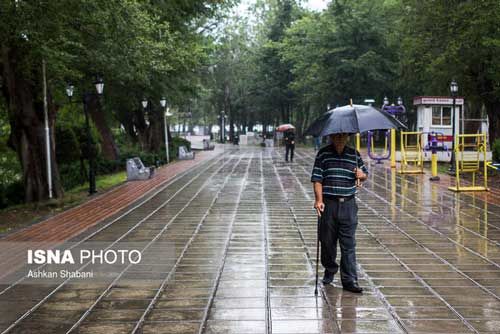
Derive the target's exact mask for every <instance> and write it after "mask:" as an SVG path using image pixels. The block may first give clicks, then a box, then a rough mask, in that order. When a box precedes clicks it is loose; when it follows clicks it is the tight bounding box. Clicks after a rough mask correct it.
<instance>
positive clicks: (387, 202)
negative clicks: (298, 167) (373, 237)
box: [304, 169, 500, 300]
mask: <svg viewBox="0 0 500 334" xmlns="http://www.w3.org/2000/svg"><path fill="white" fill-rule="evenodd" d="M304 170H305V169H304ZM372 184H375V183H372ZM378 187H381V188H383V187H382V186H380V185H378ZM383 189H385V190H389V189H388V188H383ZM363 190H364V191H365V192H367V193H369V194H371V195H373V196H374V197H376V198H377V199H378V200H380V201H381V202H384V203H385V204H386V205H387V206H389V207H392V205H391V203H390V202H389V201H387V200H386V199H385V198H383V197H382V196H380V195H379V194H377V193H376V192H374V191H373V190H369V189H368V188H366V187H365V188H363ZM396 195H398V196H400V197H401V195H400V194H399V193H396ZM414 203H415V204H417V203H416V202H414ZM396 209H397V210H399V211H400V212H401V213H403V214H406V215H408V216H410V217H412V218H413V219H414V221H416V222H418V223H419V224H420V225H422V226H424V227H426V228H427V229H429V230H431V231H432V232H434V233H437V234H439V235H440V236H442V237H444V238H446V239H447V240H448V241H450V242H452V243H453V244H455V245H457V246H460V247H462V248H464V249H465V250H467V251H469V252H470V253H472V254H474V255H475V256H478V257H480V258H481V259H482V260H484V261H487V262H488V263H490V264H491V265H493V266H495V267H496V268H498V269H500V265H499V264H497V263H496V262H494V261H492V260H491V259H489V258H487V257H485V256H483V255H482V254H480V253H478V252H476V251H474V250H473V249H471V248H469V247H467V246H465V245H462V244H460V243H458V242H457V241H455V240H453V239H451V238H450V237H448V236H447V235H446V234H444V233H443V232H441V231H439V230H437V229H435V228H434V227H432V226H429V225H427V224H426V223H425V222H424V221H422V220H421V219H420V218H418V217H416V216H414V215H412V214H411V213H408V212H405V211H404V210H403V209H401V208H400V207H398V206H396ZM379 216H380V217H382V218H383V219H384V220H386V221H387V223H388V224H389V225H391V226H393V227H394V228H395V229H396V230H398V231H399V232H400V233H402V234H403V235H405V236H406V237H407V238H408V239H410V240H412V241H413V242H414V243H415V244H416V245H418V246H419V247H421V248H422V249H424V250H425V251H426V252H427V253H429V254H431V255H433V256H434V257H435V258H437V259H438V260H440V261H441V262H443V263H444V264H446V265H447V266H449V267H451V268H452V269H453V270H454V271H456V272H457V273H459V274H460V275H462V276H463V277H465V278H466V279H468V280H470V281H471V282H473V283H474V284H476V285H477V286H478V287H479V288H481V289H482V290H483V291H485V292H486V293H488V294H489V295H491V296H492V297H494V298H495V299H497V300H500V296H498V295H497V294H496V293H495V292H493V291H491V290H490V289H488V288H487V287H485V286H483V285H482V284H480V283H479V282H477V281H476V280H474V279H473V278H472V277H470V276H469V275H468V274H466V273H465V272H463V271H462V270H460V269H458V268H457V267H456V266H455V265H453V264H452V263H450V262H449V261H448V260H446V259H444V258H442V257H441V256H439V255H438V254H437V253H436V252H434V251H433V250H431V249H430V248H428V247H427V246H425V245H424V244H422V243H420V242H419V241H418V240H417V239H415V237H413V236H411V235H410V234H408V233H407V232H406V231H404V230H402V229H401V228H400V227H399V226H397V225H396V224H394V223H393V222H392V221H391V220H390V219H389V218H387V217H385V216H382V215H380V214H379Z"/></svg>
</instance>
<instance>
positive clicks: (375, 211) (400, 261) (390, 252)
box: [360, 201, 479, 334]
mask: <svg viewBox="0 0 500 334" xmlns="http://www.w3.org/2000/svg"><path fill="white" fill-rule="evenodd" d="M360 202H361V203H362V204H363V205H364V206H365V207H366V208H367V209H369V210H371V211H372V212H373V213H374V214H375V215H377V216H379V217H381V216H380V214H379V213H378V212H377V210H375V209H373V208H372V207H371V206H369V205H368V203H365V202H364V201H360ZM361 228H362V229H363V230H364V231H365V232H366V233H368V234H369V235H370V236H371V237H372V238H373V239H374V240H375V241H376V242H378V243H379V244H380V245H381V246H382V248H383V249H384V250H385V251H386V252H387V253H389V254H390V255H391V256H392V257H393V258H395V259H396V261H397V262H398V263H399V264H400V265H401V266H403V267H404V268H405V269H406V271H407V272H409V273H411V274H412V275H413V277H414V278H415V279H416V280H417V281H418V282H419V283H420V284H422V285H423V286H424V287H425V288H426V289H427V290H429V291H430V292H431V293H432V294H433V295H434V297H436V298H438V299H439V300H440V301H441V302H443V303H444V304H445V305H446V306H447V307H448V308H449V309H450V310H451V311H452V312H453V313H454V314H455V315H456V316H457V317H458V318H459V319H460V320H461V321H462V322H463V323H464V325H465V326H467V328H469V329H470V330H471V331H473V332H474V333H478V334H479V332H478V331H477V330H476V329H475V328H474V327H473V326H472V325H471V324H470V323H469V322H468V321H467V320H466V319H465V318H464V317H463V316H462V315H461V314H460V313H459V312H458V311H457V310H456V309H455V308H454V307H453V306H452V305H451V304H450V303H448V302H447V301H446V300H445V299H444V298H443V297H442V296H441V295H440V294H439V293H438V292H437V291H436V290H435V289H433V288H432V287H431V286H430V285H429V284H428V283H427V282H426V281H425V279H423V278H422V277H420V275H418V274H417V273H416V272H415V271H413V270H412V269H411V268H410V267H409V266H408V265H407V264H406V263H405V262H404V261H403V260H401V259H400V258H399V257H398V256H397V255H396V254H394V252H392V251H391V250H390V249H389V248H388V247H387V246H386V245H385V244H384V243H383V242H382V241H381V240H380V239H379V238H377V237H376V236H375V235H374V234H373V233H372V232H371V231H370V230H369V229H368V228H367V227H366V226H364V225H362V226H361ZM391 307H392V306H391Z"/></svg>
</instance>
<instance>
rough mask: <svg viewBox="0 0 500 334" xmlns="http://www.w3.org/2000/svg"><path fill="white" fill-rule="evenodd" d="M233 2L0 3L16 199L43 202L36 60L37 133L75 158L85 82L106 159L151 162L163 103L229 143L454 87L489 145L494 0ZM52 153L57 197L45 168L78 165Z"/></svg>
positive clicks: (494, 132) (499, 45)
mask: <svg viewBox="0 0 500 334" xmlns="http://www.w3.org/2000/svg"><path fill="white" fill-rule="evenodd" d="M236 5H237V2H236V1H222V0H203V1H198V0H183V1H149V2H142V1H137V0H126V1H117V0H111V1H104V2H103V1H97V0H85V1H80V0H78V1H76V0H63V1H42V0H38V1H2V2H1V3H0V75H1V76H0V80H1V81H0V85H1V88H2V98H1V99H0V112H1V113H2V117H0V120H1V121H2V123H0V125H1V129H2V131H3V133H2V134H1V135H2V136H1V137H0V138H4V143H3V144H2V145H0V147H1V148H2V150H3V152H5V156H7V155H8V154H10V155H9V156H10V157H11V156H12V152H15V155H16V156H17V160H18V161H17V162H16V164H15V165H18V166H20V167H19V168H20V171H19V175H20V176H21V178H22V180H23V185H24V191H25V200H26V201H38V200H42V199H44V198H45V197H46V195H45V194H46V189H47V183H46V179H45V176H44V175H45V173H46V171H45V165H44V164H43V163H40V162H42V161H45V155H44V146H43V144H42V143H43V131H44V124H43V103H42V102H43V95H42V92H43V89H42V87H43V81H42V62H45V64H46V72H47V84H48V107H49V108H48V111H49V112H48V114H49V126H50V128H51V131H52V132H54V131H55V132H57V133H59V134H60V136H61V138H65V141H64V143H61V145H60V149H62V148H63V147H65V150H66V147H67V149H69V147H73V148H74V150H76V151H77V152H80V153H79V154H78V156H79V157H80V160H81V159H84V158H85V157H86V156H85V154H86V153H85V152H87V151H88V149H86V148H85V144H84V143H83V141H84V139H85V136H84V135H82V134H81V131H82V129H83V117H82V103H81V102H82V98H83V95H84V93H93V92H94V88H93V81H94V78H95V76H96V75H99V76H102V77H103V78H104V81H105V96H104V98H98V97H97V96H95V94H88V95H87V96H88V101H86V102H87V103H86V105H87V106H88V111H89V114H90V116H91V119H92V127H93V128H94V129H93V131H94V132H95V134H96V135H97V137H98V148H97V150H98V151H99V154H100V156H102V158H103V159H107V160H117V159H119V158H120V157H121V156H122V155H123V154H122V153H121V152H120V145H122V144H123V143H133V144H134V145H137V146H136V147H139V148H140V150H141V151H146V152H151V153H152V154H160V153H159V152H161V150H162V145H163V144H162V143H163V137H162V136H163V128H162V126H163V125H162V118H163V111H164V110H163V109H162V108H161V107H160V104H159V101H160V99H161V97H162V96H165V97H166V98H167V100H168V103H169V106H170V107H171V109H172V110H174V111H175V112H174V114H175V116H174V117H173V118H172V122H173V123H175V124H177V125H179V124H184V123H189V124H187V125H188V128H189V130H192V129H191V128H192V126H193V125H198V126H206V127H207V128H209V129H211V128H212V127H213V126H214V125H217V124H218V125H219V126H220V125H221V123H220V120H221V117H220V116H221V112H222V111H223V112H224V114H225V115H226V116H227V123H226V124H229V127H230V131H229V134H230V136H233V135H234V133H236V132H243V133H244V132H245V131H251V130H253V129H262V130H263V131H264V132H266V131H267V129H268V127H274V126H276V125H278V124H280V123H287V122H291V123H294V124H295V125H296V127H297V132H298V133H297V134H298V138H299V139H300V138H301V137H302V134H303V131H304V130H305V128H306V127H307V126H308V124H309V123H310V122H311V121H312V120H313V119H314V118H315V117H316V116H318V115H320V114H321V113H323V112H324V111H325V110H326V108H327V106H330V107H334V106H336V105H343V104H347V103H348V102H349V99H351V98H352V99H353V100H354V101H355V102H358V103H362V102H363V101H364V99H366V98H374V99H375V100H376V101H377V103H378V104H381V103H380V102H381V101H382V98H383V97H384V96H388V97H389V98H390V99H391V100H395V99H396V97H397V96H403V98H404V101H405V103H406V105H407V106H410V104H411V98H412V97H413V96H416V95H425V94H427V95H448V94H449V90H448V89H449V88H448V87H449V83H450V81H451V80H452V79H455V80H456V81H457V82H458V83H459V85H460V92H459V94H460V95H461V96H464V97H465V99H466V101H467V108H468V110H469V111H470V112H472V113H476V114H480V113H482V112H486V113H487V115H488V116H489V120H490V131H489V134H490V141H493V140H494V139H495V138H497V137H498V136H499V131H500V129H499V127H500V118H499V115H500V57H499V55H500V26H499V25H498V22H499V21H500V3H499V2H498V1H494V0H484V1H461V0H456V1H445V0H440V1H418V0H332V1H330V2H329V5H328V8H326V9H325V10H323V11H321V12H317V11H311V10H309V9H307V8H305V7H304V5H303V3H302V1H299V0H267V1H264V0H255V1H253V2H252V3H251V4H250V8H249V10H248V13H242V12H240V11H238V10H236V9H235V8H236V7H235V6H236ZM68 82H72V83H73V84H74V86H75V97H74V99H73V101H72V102H73V103H69V102H68V99H67V97H66V96H65V94H64V92H65V87H66V85H67V83H68ZM143 98H146V99H147V100H148V101H149V106H148V108H147V109H143V108H142V106H141V103H140V101H141V100H142V99H143ZM188 120H189V121H188ZM57 127H59V130H57V131H56V128H57ZM6 132H8V134H7V133H6ZM72 132H73V133H72ZM6 138H8V140H7V142H8V145H7V143H6V142H5V140H6ZM61 140H62V139H61ZM66 140H67V142H66ZM0 144H1V143H0ZM57 145H59V144H58V139H57V138H56V139H55V140H54V139H53V140H52V143H51V149H52V157H53V158H52V159H54V161H53V166H54V167H55V168H54V171H53V174H54V175H53V176H54V177H53V179H54V180H55V181H54V182H55V184H54V185H55V188H56V190H57V191H56V192H57V194H58V195H62V190H63V189H62V187H61V184H60V175H59V171H58V163H60V164H61V165H62V166H63V169H64V170H65V171H66V170H67V168H68V164H69V163H70V161H72V160H75V159H76V160H78V159H77V157H76V156H75V157H74V158H72V159H65V158H63V157H62V156H61V154H59V153H58V154H55V153H56V151H57ZM7 146H8V147H9V148H7ZM122 146H123V145H122ZM122 149H123V148H122ZM127 149H128V148H127ZM8 150H11V151H9V152H8ZM88 152H89V151H88ZM71 156H72V155H71ZM57 157H58V158H57ZM56 158H57V159H56ZM82 166H83V165H82ZM0 169H1V168H0ZM64 173H65V172H64ZM64 173H63V174H64ZM65 175H66V174H65Z"/></svg>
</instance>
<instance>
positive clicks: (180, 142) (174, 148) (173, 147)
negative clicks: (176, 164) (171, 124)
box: [163, 137, 191, 160]
mask: <svg viewBox="0 0 500 334" xmlns="http://www.w3.org/2000/svg"><path fill="white" fill-rule="evenodd" d="M179 146H186V147H187V149H188V150H191V142H190V141H187V140H186V139H184V138H181V137H173V138H172V140H171V141H170V142H169V143H168V149H169V155H170V159H171V160H172V159H173V158H176V157H177V153H178V152H179ZM163 148H165V146H163Z"/></svg>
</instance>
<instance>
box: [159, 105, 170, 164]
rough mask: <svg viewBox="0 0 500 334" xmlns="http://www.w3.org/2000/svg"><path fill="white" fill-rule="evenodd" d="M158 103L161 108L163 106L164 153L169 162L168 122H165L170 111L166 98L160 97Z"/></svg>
mask: <svg viewBox="0 0 500 334" xmlns="http://www.w3.org/2000/svg"><path fill="white" fill-rule="evenodd" d="M160 105H161V106H162V108H164V113H163V118H164V121H165V129H164V131H165V153H166V155H167V164H168V163H169V162H170V156H169V151H168V149H169V148H168V123H167V117H168V116H172V114H171V113H169V112H168V107H167V99H166V98H164V97H162V98H161V100H160Z"/></svg>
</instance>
